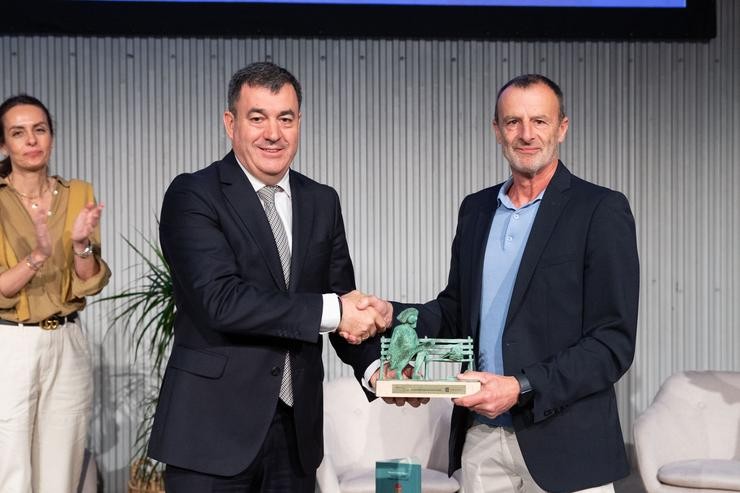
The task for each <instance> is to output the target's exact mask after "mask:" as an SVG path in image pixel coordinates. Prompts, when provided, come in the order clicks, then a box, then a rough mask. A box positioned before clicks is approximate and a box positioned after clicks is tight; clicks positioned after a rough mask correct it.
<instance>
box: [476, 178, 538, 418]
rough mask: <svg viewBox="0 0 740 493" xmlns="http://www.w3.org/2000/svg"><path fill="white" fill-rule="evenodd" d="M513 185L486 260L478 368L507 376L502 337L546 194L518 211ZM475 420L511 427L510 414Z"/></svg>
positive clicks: (503, 199) (501, 200) (501, 196)
mask: <svg viewBox="0 0 740 493" xmlns="http://www.w3.org/2000/svg"><path fill="white" fill-rule="evenodd" d="M512 183H513V181H512V179H511V178H509V179H508V180H507V181H506V183H504V185H503V186H502V187H501V190H499V193H498V199H497V203H498V206H497V207H496V213H495V214H494V216H493V223H492V224H491V231H490V232H489V234H488V242H487V243H486V253H485V257H484V260H483V286H482V289H481V301H480V313H481V321H480V340H479V343H478V344H479V352H478V354H479V357H478V369H479V370H480V371H485V372H489V373H495V374H497V375H503V374H504V360H503V351H502V338H503V334H504V324H505V323H506V315H507V313H508V312H509V304H510V303H511V294H512V292H513V290H514V282H515V281H516V275H517V273H518V272H519V264H520V263H521V261H522V255H523V254H524V248H525V247H526V246H527V240H528V239H529V233H530V231H531V230H532V224H533V223H534V218H535V217H536V216H537V211H538V210H539V208H540V202H541V201H542V195H543V194H544V193H545V191H544V190H543V191H542V192H540V194H539V195H537V197H535V198H534V199H533V200H532V201H531V202H529V203H527V204H524V205H523V206H521V207H519V208H517V207H515V206H514V204H513V203H512V202H511V199H510V198H509V197H508V196H507V195H506V193H507V192H508V191H509V188H510V187H511V184H512ZM476 420H477V421H480V422H482V423H486V424H489V425H493V426H511V415H510V414H509V413H505V414H502V415H501V416H499V417H497V418H496V419H489V418H486V417H485V416H481V415H477V416H476Z"/></svg>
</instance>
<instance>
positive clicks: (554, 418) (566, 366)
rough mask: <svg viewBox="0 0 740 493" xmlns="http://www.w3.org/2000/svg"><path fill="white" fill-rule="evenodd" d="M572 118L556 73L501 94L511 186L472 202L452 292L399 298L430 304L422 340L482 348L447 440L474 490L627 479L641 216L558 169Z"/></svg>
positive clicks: (568, 488)
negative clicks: (620, 386)
mask: <svg viewBox="0 0 740 493" xmlns="http://www.w3.org/2000/svg"><path fill="white" fill-rule="evenodd" d="M568 124H569V121H568V118H567V117H566V116H565V111H564V107H563V96H562V92H561V90H560V88H559V87H558V86H557V85H556V84H555V83H554V82H552V81H551V80H549V79H547V78H546V77H544V76H541V75H524V76H520V77H517V78H515V79H513V80H511V81H509V82H508V83H507V84H505V85H504V86H503V87H502V88H501V90H500V91H499V93H498V96H497V101H496V113H495V117H494V122H493V127H494V131H495V134H496V139H497V141H498V143H499V144H500V145H501V148H502V151H503V153H504V155H505V157H506V158H507V160H508V161H509V164H510V168H511V178H510V179H509V180H507V181H506V182H505V183H503V184H499V185H496V186H494V187H491V188H487V189H484V190H481V191H479V192H477V193H474V194H472V195H470V196H468V197H466V198H465V200H464V201H463V203H462V205H461V207H460V213H459V218H458V225H457V232H456V235H455V239H454V241H453V244H452V256H451V266H450V273H449V279H448V284H447V287H446V288H445V289H444V291H442V292H441V293H440V294H439V295H438V297H437V298H436V299H435V300H433V301H431V302H429V303H426V304H424V305H407V304H398V303H394V304H393V311H395V313H399V312H400V311H401V310H402V309H404V308H407V307H409V306H417V308H419V309H420V314H419V320H418V322H417V330H418V331H419V332H420V333H421V334H424V335H430V336H442V337H461V338H464V337H468V336H471V337H473V338H474V340H475V346H476V355H477V363H478V369H479V370H480V371H467V372H465V373H464V374H462V375H460V377H459V378H468V379H470V378H472V379H478V380H480V381H481V383H482V386H481V390H480V392H478V393H476V394H473V395H469V396H466V397H463V398H458V399H455V400H454V402H455V404H456V406H455V409H454V412H453V418H452V420H453V422H452V430H451V436H450V473H451V472H452V471H455V470H457V469H458V468H460V467H461V466H462V480H463V485H464V487H465V491H466V493H471V492H473V493H483V492H485V493H494V492H501V493H504V492H506V493H510V492H527V493H530V492H536V493H539V492H543V491H548V492H572V491H589V492H613V491H614V489H613V485H612V483H613V481H615V480H617V479H619V478H622V477H624V476H626V475H627V474H628V473H629V464H628V461H627V456H626V453H625V448H624V441H623V437H622V432H621V428H620V423H619V417H618V415H617V402H616V396H615V392H614V384H615V383H616V382H617V380H619V378H620V377H621V376H622V375H623V374H624V373H625V372H626V371H627V369H628V368H629V366H630V364H631V363H632V359H633V355H634V350H635V336H636V325H637V307H638V293H639V265H638V256H637V247H636V238H635V225H634V219H633V216H632V213H631V211H630V208H629V204H628V202H627V199H626V198H625V197H624V195H622V194H621V193H618V192H615V191H612V190H609V189H607V188H603V187H600V186H597V185H594V184H592V183H588V182H586V181H584V180H582V179H580V178H577V177H576V176H574V175H572V174H571V173H570V172H569V171H568V169H567V168H566V167H565V166H564V165H563V163H562V162H560V161H559V158H558V146H559V144H560V143H561V142H563V140H564V139H565V135H566V133H567V130H568ZM367 304H370V305H372V306H375V307H376V308H378V309H382V307H383V306H384V305H385V306H387V303H384V302H382V301H380V300H377V299H370V298H368V299H366V300H363V301H362V302H361V304H360V306H365V305H367ZM389 311H390V310H389ZM375 368H377V366H376V367H375ZM376 378H377V372H376V373H375V374H374V375H373V377H372V378H371V379H370V380H371V382H372V383H373V384H374V380H375V379H376ZM398 404H401V402H398ZM415 404H416V403H415Z"/></svg>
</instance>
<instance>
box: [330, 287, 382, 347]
mask: <svg viewBox="0 0 740 493" xmlns="http://www.w3.org/2000/svg"><path fill="white" fill-rule="evenodd" d="M339 302H340V303H341V313H342V316H341V320H340V321H339V326H338V327H337V333H338V334H339V335H340V336H342V337H344V338H345V339H346V340H347V342H349V343H350V344H360V343H361V342H362V341H364V340H366V339H369V338H371V337H373V336H374V335H375V334H382V333H383V332H385V330H386V329H387V328H389V327H390V326H391V323H392V322H393V305H391V304H390V303H389V302H388V301H386V300H381V299H380V298H378V297H376V296H373V295H368V294H364V293H362V292H361V291H357V290H354V291H350V292H349V293H347V294H345V295H343V296H340V297H339Z"/></svg>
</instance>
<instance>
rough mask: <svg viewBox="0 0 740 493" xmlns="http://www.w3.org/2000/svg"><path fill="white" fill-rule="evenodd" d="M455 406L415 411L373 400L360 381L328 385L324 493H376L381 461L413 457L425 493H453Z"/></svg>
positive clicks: (433, 404)
mask: <svg viewBox="0 0 740 493" xmlns="http://www.w3.org/2000/svg"><path fill="white" fill-rule="evenodd" d="M451 411H452V403H451V402H450V400H449V399H432V400H431V401H430V402H429V404H427V405H424V406H421V407H418V408H412V407H410V406H404V407H397V406H394V405H389V404H386V403H385V402H383V401H382V400H381V399H376V400H375V401H373V402H368V401H367V398H366V397H365V395H364V393H363V392H362V390H361V389H360V386H359V384H358V383H357V380H355V379H354V378H350V377H343V378H339V379H337V380H334V381H331V382H326V383H324V461H323V462H322V463H321V466H320V467H319V470H318V471H317V473H316V477H317V483H318V486H319V489H320V491H321V493H374V492H375V461H377V460H385V459H398V458H404V457H411V458H413V459H414V460H415V462H418V463H420V464H421V467H422V477H421V484H422V490H423V491H424V493H453V492H456V491H458V489H459V488H460V486H459V483H458V481H457V480H456V479H455V478H454V477H453V478H449V477H447V472H446V471H447V443H448V438H449V434H450V414H451Z"/></svg>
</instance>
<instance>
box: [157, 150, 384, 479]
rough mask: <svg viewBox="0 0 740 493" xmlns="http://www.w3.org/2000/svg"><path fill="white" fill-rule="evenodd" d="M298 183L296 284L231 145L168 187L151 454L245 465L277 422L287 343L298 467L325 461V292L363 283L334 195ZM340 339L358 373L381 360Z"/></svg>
mask: <svg viewBox="0 0 740 493" xmlns="http://www.w3.org/2000/svg"><path fill="white" fill-rule="evenodd" d="M290 187H291V194H292V208H293V231H292V233H293V238H292V257H291V282H290V287H289V289H286V286H285V281H284V279H283V272H282V268H281V265H280V258H279V255H278V251H277V247H276V246H275V240H274V238H273V235H272V230H271V229H270V225H269V223H268V221H267V217H266V216H265V212H264V209H263V207H262V204H261V203H260V201H259V198H258V197H257V194H256V193H255V191H254V189H253V188H252V186H251V184H250V183H249V181H248V179H247V177H246V176H245V175H244V172H243V171H242V170H241V169H240V167H239V164H238V163H237V162H236V159H235V157H234V155H233V152H232V153H229V154H228V155H227V156H226V157H225V158H224V159H223V160H222V161H218V162H215V163H213V164H212V165H211V166H209V167H207V168H205V169H203V170H200V171H198V172H196V173H192V174H183V175H180V176H178V177H177V178H175V180H174V181H173V182H172V184H171V185H170V187H169V189H168V190H167V193H166V195H165V198H164V204H163V206H162V215H161V220H160V241H161V244H162V249H163V252H164V255H165V257H166V259H167V263H168V264H169V266H170V268H171V270H172V276H173V281H174V291H175V301H176V303H177V315H176V321H175V337H174V346H173V348H172V354H171V355H170V359H169V361H168V364H167V368H166V372H165V376H164V381H163V383H162V388H161V391H160V396H159V402H158V406H157V411H156V415H155V419H154V425H153V428H152V434H151V438H150V442H149V455H150V456H151V457H153V458H155V459H157V460H160V461H162V462H165V463H167V464H172V465H175V466H178V467H183V468H187V469H191V470H195V471H199V472H204V473H207V474H217V475H225V476H230V475H234V474H237V473H239V472H241V471H243V470H244V469H246V467H247V466H248V465H249V464H250V463H251V462H252V460H253V459H254V457H255V455H256V453H257V452H258V451H259V448H260V446H261V444H262V442H263V440H264V438H265V436H266V433H267V430H268V428H269V426H270V423H271V420H272V418H273V415H274V412H275V408H276V405H277V402H278V393H279V389H280V382H281V378H282V373H283V366H284V358H285V351H286V350H288V349H289V350H290V351H291V355H292V371H293V389H294V399H295V403H294V415H295V426H296V433H297V439H298V444H299V445H300V450H299V455H300V458H301V463H302V466H303V468H304V469H305V470H306V472H307V473H311V472H312V471H313V470H315V469H316V467H318V465H319V463H320V462H321V459H322V457H323V437H322V432H323V430H322V428H323V426H322V380H323V377H324V369H323V366H322V361H321V350H322V337H321V336H320V335H319V326H320V321H321V313H322V306H323V301H322V298H321V293H333V292H336V293H344V292H346V291H349V290H352V289H354V287H355V280H354V272H353V269H352V262H351V259H350V256H349V251H348V248H347V241H346V238H345V233H344V224H343V220H342V214H341V210H340V206H339V198H338V196H337V194H336V192H335V191H334V190H333V189H332V188H330V187H328V186H325V185H321V184H319V183H316V182H314V181H313V180H310V179H309V178H307V177H305V176H303V175H301V174H299V173H297V172H294V171H290ZM331 339H332V343H333V345H334V347H335V348H336V350H337V352H338V354H339V356H340V357H341V358H342V359H343V360H344V361H353V362H355V364H357V365H359V366H358V367H357V368H358V370H357V372H358V375H361V374H362V372H363V371H364V370H365V368H367V366H368V365H369V364H370V363H371V362H372V361H373V360H374V359H375V358H376V357H377V354H376V353H373V352H372V351H369V353H370V354H367V355H365V353H366V352H368V350H367V348H363V347H362V346H350V345H348V344H346V343H344V342H343V339H341V338H340V337H338V336H334V335H332V336H331Z"/></svg>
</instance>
